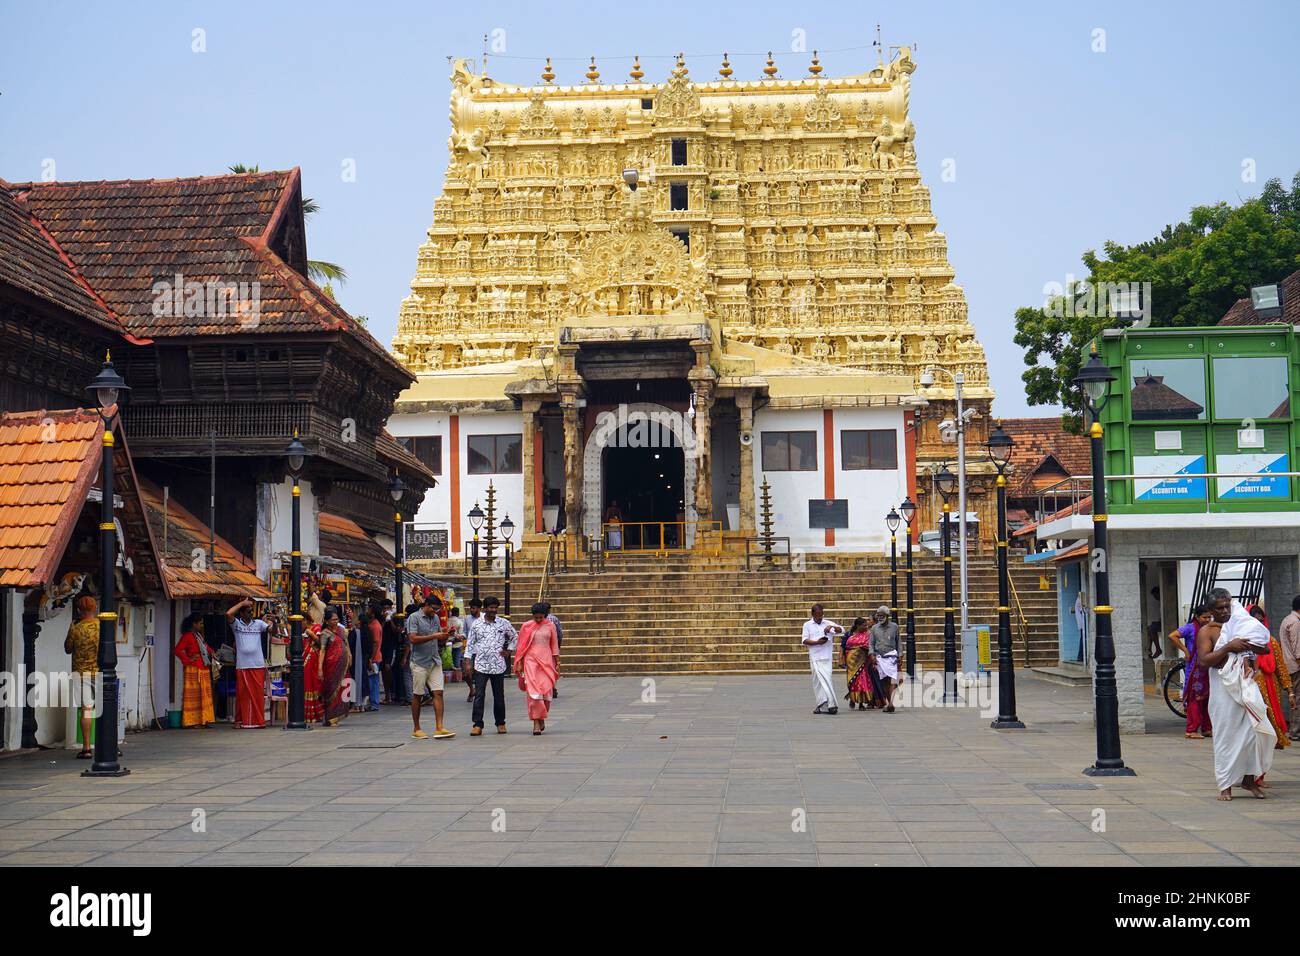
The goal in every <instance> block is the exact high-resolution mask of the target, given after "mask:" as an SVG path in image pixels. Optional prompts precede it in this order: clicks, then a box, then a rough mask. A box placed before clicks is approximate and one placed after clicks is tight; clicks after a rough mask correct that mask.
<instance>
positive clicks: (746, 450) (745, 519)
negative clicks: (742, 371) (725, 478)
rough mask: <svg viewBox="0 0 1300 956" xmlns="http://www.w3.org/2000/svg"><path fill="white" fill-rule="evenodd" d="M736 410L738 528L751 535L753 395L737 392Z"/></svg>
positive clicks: (756, 439)
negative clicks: (738, 455)
mask: <svg viewBox="0 0 1300 956" xmlns="http://www.w3.org/2000/svg"><path fill="white" fill-rule="evenodd" d="M736 408H737V409H738V410H739V411H740V427H739V429H738V432H739V435H740V528H741V530H742V531H744V532H746V533H747V534H750V535H752V534H754V533H755V530H756V528H757V525H756V524H755V519H754V447H755V446H756V445H757V444H758V436H757V435H756V434H754V393H753V392H749V391H737V392H736ZM746 436H748V438H749V441H748V442H746V441H745V438H746Z"/></svg>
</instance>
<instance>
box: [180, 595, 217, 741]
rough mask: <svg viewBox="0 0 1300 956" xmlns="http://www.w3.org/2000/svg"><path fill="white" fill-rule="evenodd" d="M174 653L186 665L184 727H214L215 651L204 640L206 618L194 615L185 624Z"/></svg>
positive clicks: (182, 626) (182, 706)
mask: <svg viewBox="0 0 1300 956" xmlns="http://www.w3.org/2000/svg"><path fill="white" fill-rule="evenodd" d="M172 653H174V654H175V655H176V657H177V659H178V660H179V661H180V662H181V663H182V664H183V665H185V696H184V697H183V698H182V703H181V726H182V727H209V726H211V725H212V724H213V723H215V722H216V719H217V718H216V716H215V715H214V714H213V712H212V654H213V650H212V648H210V647H209V646H208V642H207V640H205V639H204V636H203V615H202V614H191V615H189V616H188V617H186V618H185V620H183V621H181V639H180V640H179V641H177V642H176V650H175V651H173V652H172Z"/></svg>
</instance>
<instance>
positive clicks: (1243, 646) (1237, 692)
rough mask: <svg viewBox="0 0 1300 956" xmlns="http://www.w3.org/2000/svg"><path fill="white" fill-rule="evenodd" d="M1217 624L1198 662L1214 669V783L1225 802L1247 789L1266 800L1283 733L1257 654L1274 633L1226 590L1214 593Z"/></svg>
mask: <svg viewBox="0 0 1300 956" xmlns="http://www.w3.org/2000/svg"><path fill="white" fill-rule="evenodd" d="M1210 605H1211V608H1212V610H1213V612H1214V623H1213V624H1207V625H1205V626H1203V627H1202V628H1201V629H1200V631H1199V632H1197V635H1196V657H1197V661H1198V662H1199V663H1202V664H1204V665H1205V667H1206V668H1208V669H1209V674H1210V723H1211V724H1212V725H1213V727H1214V738H1213V739H1214V778H1215V784H1216V785H1217V786H1218V788H1219V799H1220V800H1231V799H1232V788H1233V787H1235V786H1241V787H1243V788H1245V789H1246V790H1248V791H1249V792H1250V793H1251V794H1252V795H1253V796H1255V797H1256V798H1258V799H1260V800H1262V799H1264V791H1263V790H1262V789H1261V788H1260V786H1259V778H1260V777H1262V776H1263V775H1264V774H1265V773H1267V772H1268V768H1269V767H1271V766H1272V765H1273V747H1274V745H1275V744H1276V743H1277V734H1276V732H1275V731H1274V730H1273V725H1272V724H1271V723H1270V722H1269V719H1268V709H1267V705H1266V704H1265V703H1264V695H1263V694H1261V693H1260V692H1259V686H1258V685H1257V684H1256V683H1255V655H1256V654H1257V653H1266V652H1267V651H1268V649H1269V633H1268V629H1267V628H1266V627H1264V625H1263V624H1261V623H1260V622H1259V621H1257V620H1255V619H1254V618H1253V617H1251V616H1250V615H1249V614H1248V613H1246V609H1245V608H1244V607H1242V606H1241V603H1240V602H1239V601H1234V600H1233V599H1232V596H1231V595H1230V594H1229V593H1228V592H1227V591H1226V590H1224V589H1223V588H1215V589H1214V590H1213V591H1211V592H1210Z"/></svg>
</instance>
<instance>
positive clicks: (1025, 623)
mask: <svg viewBox="0 0 1300 956" xmlns="http://www.w3.org/2000/svg"><path fill="white" fill-rule="evenodd" d="M1007 581H1008V582H1010V584H1011V606H1012V607H1013V608H1014V609H1015V612H1016V629H1017V630H1018V631H1019V633H1020V645H1021V647H1023V648H1024V654H1025V667H1029V666H1030V664H1029V618H1028V617H1026V616H1025V607H1024V605H1023V604H1021V603H1020V592H1019V591H1018V590H1016V579H1015V576H1014V575H1011V574H1008V575H1007Z"/></svg>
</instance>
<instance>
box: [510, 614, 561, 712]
mask: <svg viewBox="0 0 1300 956" xmlns="http://www.w3.org/2000/svg"><path fill="white" fill-rule="evenodd" d="M547 610H548V608H547V606H546V605H545V604H542V603H538V604H534V605H533V619H532V620H531V621H525V622H524V626H523V627H521V628H520V629H519V640H518V643H517V644H516V645H515V659H514V668H515V673H517V674H518V675H519V689H520V690H521V691H523V692H524V694H525V695H526V696H527V698H528V716H529V717H530V718H531V719H532V721H533V736H534V737H536V736H537V735H538V734H540V733H543V732H544V731H545V730H546V717H547V715H548V714H550V712H551V697H552V695H553V694H554V693H555V682H556V681H557V680H559V679H560V642H559V640H558V639H557V638H556V636H555V625H554V624H552V623H551V622H550V621H548V620H547V619H546V613H547Z"/></svg>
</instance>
